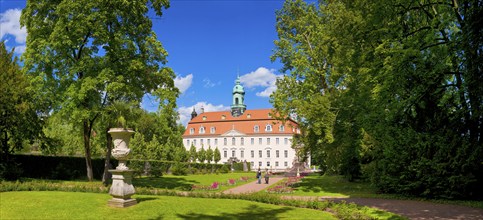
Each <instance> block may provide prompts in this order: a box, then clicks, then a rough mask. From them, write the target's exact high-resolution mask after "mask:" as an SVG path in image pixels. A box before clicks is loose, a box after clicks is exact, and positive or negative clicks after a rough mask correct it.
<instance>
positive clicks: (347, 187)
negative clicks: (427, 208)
mask: <svg viewBox="0 0 483 220" xmlns="http://www.w3.org/2000/svg"><path fill="white" fill-rule="evenodd" d="M293 188H294V191H293V193H292V194H290V195H296V196H318V197H338V198H349V197H352V198H382V199H403V200H418V201H429V202H434V203H442V204H452V205H462V206H468V207H474V208H480V209H483V201H472V200H442V199H425V198H418V197H409V196H403V195H397V194H382V193H378V192H377V189H376V188H375V187H373V186H371V185H370V184H369V183H367V182H349V181H347V180H346V179H344V178H343V177H342V176H331V175H322V176H321V175H309V176H306V177H304V178H303V179H302V182H300V183H297V184H296V185H295V186H294V187H293Z"/></svg>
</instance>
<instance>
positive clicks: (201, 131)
mask: <svg viewBox="0 0 483 220" xmlns="http://www.w3.org/2000/svg"><path fill="white" fill-rule="evenodd" d="M204 133H205V127H203V126H201V127H200V134H204Z"/></svg>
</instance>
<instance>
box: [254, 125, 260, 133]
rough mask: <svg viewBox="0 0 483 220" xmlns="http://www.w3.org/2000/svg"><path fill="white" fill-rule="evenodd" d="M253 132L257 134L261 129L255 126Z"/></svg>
mask: <svg viewBox="0 0 483 220" xmlns="http://www.w3.org/2000/svg"><path fill="white" fill-rule="evenodd" d="M253 131H254V132H255V133H258V132H260V127H259V126H258V125H255V126H254V127H253Z"/></svg>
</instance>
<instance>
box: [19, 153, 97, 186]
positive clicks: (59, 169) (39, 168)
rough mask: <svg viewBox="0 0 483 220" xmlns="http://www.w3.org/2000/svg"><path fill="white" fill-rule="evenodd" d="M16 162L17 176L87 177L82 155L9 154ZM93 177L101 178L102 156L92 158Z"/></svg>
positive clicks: (67, 178)
mask: <svg viewBox="0 0 483 220" xmlns="http://www.w3.org/2000/svg"><path fill="white" fill-rule="evenodd" d="M11 159H13V161H15V163H17V164H18V168H19V170H20V172H19V176H18V177H26V178H36V179H58V180H73V179H85V178H86V177H87V169H86V160H85V158H84V157H71V156H43V155H22V154H16V155H11ZM92 172H93V175H94V179H99V180H100V179H102V174H103V172H104V158H92Z"/></svg>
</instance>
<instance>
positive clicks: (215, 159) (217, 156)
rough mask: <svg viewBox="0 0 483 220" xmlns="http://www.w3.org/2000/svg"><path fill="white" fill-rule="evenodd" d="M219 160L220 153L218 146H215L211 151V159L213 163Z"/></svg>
mask: <svg viewBox="0 0 483 220" xmlns="http://www.w3.org/2000/svg"><path fill="white" fill-rule="evenodd" d="M220 160H221V153H220V150H219V149H218V147H216V148H215V151H214V152H213V161H214V162H215V163H218V162H220Z"/></svg>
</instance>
